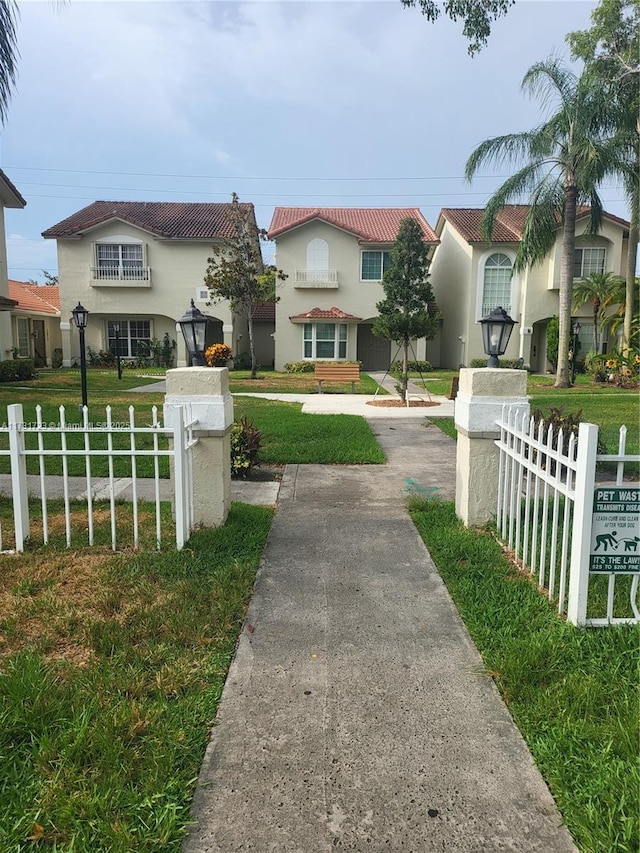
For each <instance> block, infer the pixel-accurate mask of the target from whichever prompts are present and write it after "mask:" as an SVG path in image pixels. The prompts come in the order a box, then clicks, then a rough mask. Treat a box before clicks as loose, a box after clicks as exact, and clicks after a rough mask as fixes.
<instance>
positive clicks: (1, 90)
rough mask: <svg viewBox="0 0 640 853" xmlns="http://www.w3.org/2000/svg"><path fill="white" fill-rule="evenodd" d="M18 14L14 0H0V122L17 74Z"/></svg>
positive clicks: (2, 119)
mask: <svg viewBox="0 0 640 853" xmlns="http://www.w3.org/2000/svg"><path fill="white" fill-rule="evenodd" d="M19 14H20V10H19V9H18V4H17V3H16V2H15V0H0V124H4V123H5V122H6V120H7V111H8V109H9V101H10V99H11V92H12V90H13V87H14V86H15V84H16V80H17V76H18V69H17V59H18V56H19V52H18V46H17V36H16V21H17V19H18V16H19Z"/></svg>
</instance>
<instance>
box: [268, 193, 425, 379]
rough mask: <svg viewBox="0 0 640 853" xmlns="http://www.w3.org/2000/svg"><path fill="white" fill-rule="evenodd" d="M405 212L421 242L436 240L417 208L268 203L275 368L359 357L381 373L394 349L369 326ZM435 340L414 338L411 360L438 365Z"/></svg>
mask: <svg viewBox="0 0 640 853" xmlns="http://www.w3.org/2000/svg"><path fill="white" fill-rule="evenodd" d="M406 217H413V218H414V219H415V220H416V221H417V222H418V223H419V224H420V226H421V228H422V232H423V234H424V239H425V242H427V243H428V244H429V245H430V246H435V245H436V244H437V242H438V238H437V236H436V235H435V233H434V232H433V230H432V229H431V227H430V226H429V224H428V222H427V221H426V219H425V218H424V217H423V215H422V213H421V212H420V211H419V210H418V209H417V208H335V207H334V208H310V207H276V209H275V211H274V214H273V218H272V220H271V225H270V227H269V232H268V233H269V237H270V238H271V239H273V240H275V243H276V265H277V266H278V268H279V269H281V270H282V271H283V272H284V273H285V274H286V275H287V279H286V280H285V281H284V283H283V284H282V285H279V286H278V297H279V300H278V302H277V303H276V336H275V337H276V346H275V367H276V370H282V369H283V366H284V365H285V363H286V362H290V361H303V360H307V359H308V360H316V359H318V360H327V361H330V360H345V359H346V360H349V361H356V360H357V361H360V362H362V366H363V368H364V369H365V370H387V369H388V367H389V364H390V362H391V360H392V359H393V358H394V357H395V347H392V345H391V343H390V341H388V340H386V339H385V338H380V337H376V336H375V335H373V334H372V332H371V325H372V323H373V321H374V319H375V318H376V316H377V313H378V312H377V310H376V303H378V302H380V301H381V300H382V299H383V296H384V292H383V289H382V277H383V273H384V271H385V269H387V267H388V265H389V262H390V251H391V247H392V245H393V243H394V241H395V239H396V235H397V233H398V228H399V227H400V222H401V221H402V220H403V219H404V218H406ZM437 347H438V341H437V340H436V341H430V342H429V344H428V348H427V344H426V342H425V341H424V340H422V341H417V342H416V345H415V354H416V358H420V359H424V358H430V359H431V360H432V361H433V362H434V363H435V364H437V363H438V359H439V356H438V355H437Z"/></svg>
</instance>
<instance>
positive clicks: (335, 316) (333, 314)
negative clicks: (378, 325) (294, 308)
mask: <svg viewBox="0 0 640 853" xmlns="http://www.w3.org/2000/svg"><path fill="white" fill-rule="evenodd" d="M289 319H290V320H362V317H356V316H355V314H347V313H346V312H345V311H341V310H340V309H339V308H335V307H334V308H329V309H328V310H326V309H324V308H312V309H311V311H307V312H306V313H305V314H294V315H293V316H292V317H289Z"/></svg>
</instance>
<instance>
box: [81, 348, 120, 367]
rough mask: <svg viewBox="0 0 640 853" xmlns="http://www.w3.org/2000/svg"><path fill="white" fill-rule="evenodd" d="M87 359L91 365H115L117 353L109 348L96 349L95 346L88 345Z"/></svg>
mask: <svg viewBox="0 0 640 853" xmlns="http://www.w3.org/2000/svg"><path fill="white" fill-rule="evenodd" d="M87 361H88V362H89V367H114V366H115V363H116V355H115V353H114V352H111V350H108V349H107V350H104V349H101V350H94V348H93V347H87Z"/></svg>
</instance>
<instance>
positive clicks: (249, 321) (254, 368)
mask: <svg viewBox="0 0 640 853" xmlns="http://www.w3.org/2000/svg"><path fill="white" fill-rule="evenodd" d="M252 315H253V306H251V307H250V308H249V310H248V311H247V327H248V329H249V353H250V355H251V376H250V379H255V378H256V377H257V374H258V365H257V364H256V349H255V346H254V343H253V316H252Z"/></svg>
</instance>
